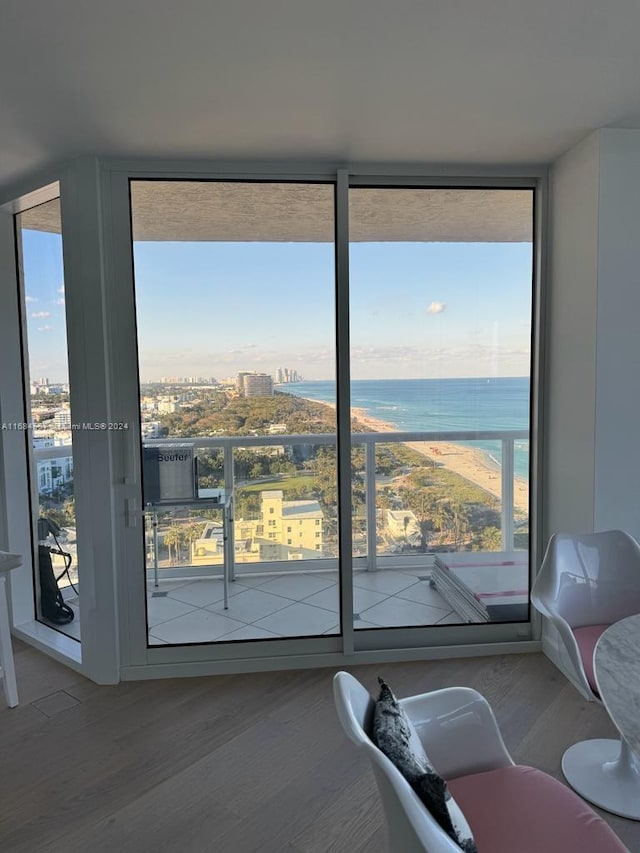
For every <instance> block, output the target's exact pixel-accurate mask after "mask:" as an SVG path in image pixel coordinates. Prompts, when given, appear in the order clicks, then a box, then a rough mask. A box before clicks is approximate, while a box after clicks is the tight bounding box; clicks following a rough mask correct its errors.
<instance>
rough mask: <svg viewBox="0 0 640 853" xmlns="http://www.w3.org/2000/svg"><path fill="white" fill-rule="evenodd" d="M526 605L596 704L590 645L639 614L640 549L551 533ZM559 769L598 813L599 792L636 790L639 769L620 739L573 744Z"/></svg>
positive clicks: (612, 536) (605, 537) (626, 539)
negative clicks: (543, 620) (552, 634)
mask: <svg viewBox="0 0 640 853" xmlns="http://www.w3.org/2000/svg"><path fill="white" fill-rule="evenodd" d="M531 602H532V604H533V605H534V607H535V608H536V610H538V611H539V612H540V613H542V615H543V616H546V617H547V619H548V620H549V622H550V623H551V624H552V625H553V626H554V627H555V629H556V630H557V632H558V635H559V637H560V639H561V641H562V643H563V645H564V648H565V650H566V653H567V655H566V657H567V659H568V668H569V677H570V678H571V679H572V681H573V682H574V684H575V685H576V687H578V689H579V690H580V692H581V693H582V695H583V696H584V697H585V699H587V700H588V701H595V702H600V696H599V693H598V688H597V685H596V682H595V677H594V672H593V654H594V650H595V646H596V643H597V641H598V639H599V638H600V636H601V635H602V633H603V632H604V631H605V630H606V628H608V626H609V625H611V624H613V623H614V622H617V621H619V620H620V619H624V618H625V617H626V616H632V615H634V614H636V613H640V545H638V543H637V542H636V540H635V539H633V537H631V536H629V534H628V533H625V532H624V531H622V530H605V531H602V532H599V533H586V534H581V535H571V534H566V533H557V534H555V535H553V536H552V537H551V539H550V540H549V544H548V546H547V550H546V553H545V556H544V560H543V561H542V565H541V567H540V571H539V573H538V575H537V577H536V579H535V582H534V584H533V587H532V590H531ZM562 771H563V773H564V775H565V777H566V779H567V781H568V782H569V784H570V785H571V786H572V787H573V788H575V790H576V791H578V793H580V794H581V795H582V796H583V797H585V798H586V799H588V800H590V801H591V802H593V803H596V805H600V806H601V807H602V808H608V806H606V805H605V804H604V802H603V799H602V794H603V792H605V791H606V790H609V791H610V790H611V789H612V788H613V786H614V785H618V784H621V785H624V784H626V781H625V780H634V786H635V785H640V765H638V762H637V761H636V759H635V756H634V755H633V753H631V751H630V749H629V747H628V745H627V743H626V741H625V740H624V739H623V738H620V740H613V739H610V738H608V739H604V738H598V739H596V740H588V741H582V742H581V743H576V744H574V745H573V746H571V747H569V749H568V750H567V751H566V752H565V754H564V756H563V759H562ZM605 797H606V794H605ZM609 810H612V811H613V810H614V809H609ZM636 811H637V807H636ZM616 813H618V814H621V813H622V812H620V811H617V810H616ZM624 816H625V817H632V816H633V815H631V814H625V815H624Z"/></svg>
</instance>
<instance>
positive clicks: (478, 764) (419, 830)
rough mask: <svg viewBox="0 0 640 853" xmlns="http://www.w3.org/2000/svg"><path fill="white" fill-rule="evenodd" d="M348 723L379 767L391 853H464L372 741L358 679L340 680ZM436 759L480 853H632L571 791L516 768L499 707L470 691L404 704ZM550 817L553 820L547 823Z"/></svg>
mask: <svg viewBox="0 0 640 853" xmlns="http://www.w3.org/2000/svg"><path fill="white" fill-rule="evenodd" d="M333 692H334V699H335V705H336V710H337V713H338V718H339V720H340V722H341V724H342V727H343V729H344V730H345V732H346V734H347V736H348V737H349V738H350V740H351V741H353V743H354V744H355V745H356V746H357V747H358V749H360V750H361V751H362V752H363V753H364V754H365V755H366V756H367V758H368V759H369V761H370V762H371V766H372V769H373V773H374V776H375V779H376V782H377V785H378V790H379V792H380V797H381V800H382V806H383V809H384V813H385V817H386V822H387V836H388V849H389V853H460V847H459V846H458V845H457V844H456V843H455V842H454V841H453V840H452V839H451V838H450V837H449V836H448V835H447V834H446V833H445V832H444V830H442V829H441V827H440V826H439V824H438V823H437V822H436V821H435V820H434V818H433V817H432V816H431V814H430V813H429V811H428V810H427V809H426V807H425V806H424V805H423V803H422V801H421V800H420V799H419V798H418V796H417V795H416V794H415V792H414V791H413V789H412V788H411V786H410V785H409V783H408V782H407V781H406V779H405V778H404V777H403V776H402V775H401V773H400V772H399V771H398V770H397V769H396V767H395V766H394V765H393V764H392V763H391V761H390V760H389V759H388V758H387V757H386V756H385V755H384V754H383V753H382V752H381V751H380V750H379V749H378V748H377V747H376V746H375V745H374V744H373V742H372V741H371V740H370V738H369V736H368V734H367V732H368V731H370V726H371V722H372V716H373V708H374V701H373V699H372V698H371V696H370V695H369V693H368V691H367V690H366V689H365V688H364V687H363V685H362V684H360V682H359V681H357V680H356V679H355V678H354V677H353V676H352V675H350V674H349V673H346V672H338V673H337V674H336V675H335V677H334V680H333ZM400 704H401V705H402V707H403V708H404V710H405V712H406V714H407V716H408V717H409V719H410V720H411V722H412V724H413V726H414V727H415V729H416V731H417V734H418V737H419V738H420V740H421V741H422V744H423V746H424V748H425V751H426V753H427V755H428V756H429V759H430V760H431V762H432V763H433V765H434V767H435V769H436V770H437V771H438V773H440V774H441V775H442V776H443V777H444V778H445V779H446V781H447V783H448V786H449V789H450V791H451V792H452V794H453V796H454V797H455V799H456V801H457V803H458V805H459V806H460V808H461V809H462V811H463V813H464V815H465V817H466V818H467V820H468V822H469V824H470V826H471V829H472V831H473V833H474V835H475V839H476V843H477V846H478V853H486V851H491V853H516V851H517V853H541V851H543V850H544V851H545V853H625V851H626V853H628V851H627V848H626V847H625V846H624V845H623V844H622V843H621V842H620V841H619V839H618V838H617V837H616V836H615V834H614V833H613V832H612V831H611V829H610V828H609V827H608V826H607V824H606V823H605V822H604V821H603V820H602V818H600V817H598V816H597V815H596V813H595V812H594V811H593V810H592V809H591V808H590V807H589V806H587V805H586V804H585V803H584V801H583V800H581V799H580V798H579V797H577V796H576V795H575V794H574V793H573V792H572V791H571V790H570V789H569V788H567V787H566V786H565V785H563V784H561V783H560V782H558V781H557V780H555V779H553V778H552V777H550V776H547V774H545V773H542V772H541V771H539V770H536V769H534V768H531V767H522V766H518V765H515V764H514V763H513V761H512V759H511V756H510V755H509V753H508V752H507V749H506V747H505V745H504V742H503V740H502V736H501V734H500V731H499V729H498V725H497V723H496V720H495V717H494V715H493V712H492V710H491V708H490V707H489V704H488V703H487V701H486V700H485V699H484V697H483V696H481V695H480V694H479V693H478V692H477V691H475V690H472V689H470V688H468V687H449V688H446V689H444V690H435V691H433V692H431V693H424V694H422V695H418V696H411V697H409V698H407V699H402V700H400ZM541 814H544V820H541V819H540V815H541Z"/></svg>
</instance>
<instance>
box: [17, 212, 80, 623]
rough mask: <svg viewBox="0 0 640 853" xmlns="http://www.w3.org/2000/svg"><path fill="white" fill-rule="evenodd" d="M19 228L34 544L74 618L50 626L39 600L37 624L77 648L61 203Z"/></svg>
mask: <svg viewBox="0 0 640 853" xmlns="http://www.w3.org/2000/svg"><path fill="white" fill-rule="evenodd" d="M15 220H16V236H17V250H18V258H19V261H20V273H21V281H20V291H21V301H22V306H23V317H24V327H23V329H22V333H23V340H24V364H23V374H24V383H25V388H26V391H27V393H26V395H25V396H26V404H27V406H26V408H27V412H26V415H27V417H26V421H27V422H28V423H29V424H32V425H33V427H32V428H31V429H30V430H29V440H30V443H31V447H30V452H31V455H30V474H31V477H32V478H33V480H34V482H35V485H36V486H37V489H36V503H35V506H33V517H32V524H33V527H34V531H37V532H36V536H35V538H36V539H37V540H38V541H40V542H41V543H43V544H44V545H45V546H47V547H49V548H51V547H53V549H54V550H53V551H51V552H49V553H50V554H51V558H52V563H53V570H54V573H55V575H56V577H58V586H59V588H60V589H61V592H62V596H63V598H64V599H65V601H66V602H67V608H68V607H71V609H72V610H73V612H74V614H75V617H76V618H75V619H74V620H73V621H71V622H67V623H64V622H62V621H59V622H58V621H53V622H52V621H51V620H50V619H48V618H47V617H46V616H45V614H44V612H43V610H44V609H45V607H46V604H43V597H42V595H40V596H37V598H38V601H39V607H40V612H39V613H38V618H39V619H40V620H41V621H43V622H45V623H47V624H49V625H51V626H53V627H56V628H57V629H58V630H60V631H62V632H63V633H67V634H68V635H69V636H71V637H73V638H74V639H78V640H79V638H80V633H79V632H80V628H79V619H78V618H77V617H78V605H79V598H78V563H77V549H76V539H77V533H76V513H75V501H74V481H73V440H72V439H73V432H72V424H71V412H70V409H69V401H70V386H69V363H68V355H67V325H66V317H65V299H64V269H63V263H62V219H61V215H60V200H59V199H57V198H56V199H53V200H51V201H48V202H46V203H44V204H41V205H38V206H37V207H33V208H31V209H29V210H26V211H24V212H23V213H20V214H18V215H17V216H16V217H15ZM39 519H46V522H47V524H46V525H44V526H43V525H42V522H41V523H40V524H38V520H39ZM54 534H55V538H54ZM56 540H57V541H56ZM58 545H59V547H58ZM59 552H62V554H64V555H66V556H62V555H61V553H59ZM39 556H40V557H42V558H43V559H44V554H43V553H41V552H39V551H37V552H36V555H35V557H36V559H35V560H34V564H35V566H37V564H38V557H39ZM38 585H39V579H38V573H37V571H36V586H38ZM50 612H52V613H53V615H54V616H56V614H57V613H59V607H57V606H54V605H52V606H51V611H50Z"/></svg>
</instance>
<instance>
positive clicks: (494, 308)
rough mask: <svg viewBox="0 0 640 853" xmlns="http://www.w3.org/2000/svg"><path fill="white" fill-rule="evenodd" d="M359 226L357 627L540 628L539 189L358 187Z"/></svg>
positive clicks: (353, 229) (354, 329) (354, 226)
mask: <svg viewBox="0 0 640 853" xmlns="http://www.w3.org/2000/svg"><path fill="white" fill-rule="evenodd" d="M349 217H350V219H349V226H350V239H351V244H350V252H349V261H350V294H351V310H350V316H351V350H350V356H351V359H350V360H351V406H352V409H351V411H352V436H351V438H352V442H353V445H354V450H358V451H359V460H360V465H361V467H362V471H363V481H365V482H366V483H367V484H368V488H367V490H366V500H365V502H364V506H363V509H362V511H361V517H362V519H363V528H364V529H365V530H366V532H367V539H368V542H367V549H368V553H369V561H368V564H367V565H366V566H364V567H362V568H361V569H359V568H358V567H356V571H355V572H354V576H353V584H354V587H353V594H354V610H355V612H356V622H355V627H356V628H357V629H365V628H376V627H391V626H394V627H398V626H425V625H449V624H463V623H468V622H477V623H482V622H503V621H526V620H527V619H528V601H529V559H528V547H529V542H528V540H529V482H530V471H529V420H530V396H531V340H532V320H531V318H532V280H533V268H532V267H533V192H532V191H531V190H521V189H485V188H474V189H451V188H442V189H436V188H433V189H425V188H419V187H415V188H413V187H412V188H395V187H390V188H381V187H354V188H352V189H351V192H350V203H349ZM356 529H358V528H356ZM372 566H374V567H375V568H377V569H380V571H378V572H375V573H374V574H372V573H371V571H370V569H371V567H372Z"/></svg>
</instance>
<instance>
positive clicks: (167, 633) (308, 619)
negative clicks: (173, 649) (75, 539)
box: [147, 569, 460, 645]
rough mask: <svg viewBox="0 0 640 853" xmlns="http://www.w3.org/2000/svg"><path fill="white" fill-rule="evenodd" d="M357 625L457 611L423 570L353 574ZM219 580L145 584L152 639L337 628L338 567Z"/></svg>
mask: <svg viewBox="0 0 640 853" xmlns="http://www.w3.org/2000/svg"><path fill="white" fill-rule="evenodd" d="M353 593H354V595H353V598H354V612H355V613H356V614H357V615H356V619H355V622H354V624H355V627H356V628H380V627H391V626H393V627H398V626H403V625H436V624H455V623H456V622H459V621H460V620H459V617H458V616H456V614H455V613H454V612H453V611H452V609H451V607H450V606H449V604H447V602H446V601H445V600H444V599H443V598H442V597H441V596H440V595H439V594H438V593H437V592H436V591H435V590H433V589H431V587H430V585H429V582H428V579H427V577H426V576H425V573H424V569H420V570H419V571H418V570H416V573H415V574H412V573H411V572H409V571H406V570H403V571H394V570H383V571H377V572H373V573H369V572H356V574H355V576H354V590H353ZM223 596H224V590H223V583H222V580H221V579H212V578H206V579H205V578H203V579H201V580H186V579H177V580H160V584H159V587H158V589H156V588H155V587H154V586H153V583H149V584H148V591H147V610H148V620H149V643H150V645H163V644H166V643H171V644H180V643H202V642H228V641H234V640H261V639H275V638H282V637H299V636H305V635H306V636H310V635H316V636H317V635H320V634H334V633H337V632H338V582H337V575H336V574H335V573H333V572H327V573H308V574H299V575H298V574H282V575H278V576H273V575H271V576H262V577H261V576H252V577H243V576H242V574H241V573H238V579H237V580H236V581H235V582H233V583H231V584H230V586H229V608H228V610H225V609H224V606H223Z"/></svg>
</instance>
